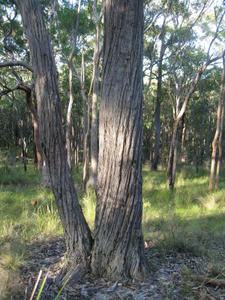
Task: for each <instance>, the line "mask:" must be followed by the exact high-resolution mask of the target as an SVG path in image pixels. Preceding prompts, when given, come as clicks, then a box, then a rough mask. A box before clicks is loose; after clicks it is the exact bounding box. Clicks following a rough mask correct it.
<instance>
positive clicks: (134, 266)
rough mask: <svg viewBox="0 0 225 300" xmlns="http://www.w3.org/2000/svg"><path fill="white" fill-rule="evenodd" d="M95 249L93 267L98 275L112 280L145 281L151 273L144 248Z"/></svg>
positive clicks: (93, 271)
mask: <svg viewBox="0 0 225 300" xmlns="http://www.w3.org/2000/svg"><path fill="white" fill-rule="evenodd" d="M103 252H105V251H101V250H100V252H99V251H95V249H94V251H93V254H92V262H91V269H92V273H93V274H94V275H96V276H97V277H104V278H108V279H110V280H119V279H128V278H132V279H136V280H141V281H143V280H144V279H145V278H146V277H148V274H149V268H148V264H147V261H146V258H145V255H144V249H134V248H132V247H131V248H130V250H129V249H127V251H126V250H125V251H124V249H121V248H118V249H117V250H116V251H115V252H114V253H111V254H110V253H108V255H106V254H105V253H103Z"/></svg>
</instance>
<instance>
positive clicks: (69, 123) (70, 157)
mask: <svg viewBox="0 0 225 300" xmlns="http://www.w3.org/2000/svg"><path fill="white" fill-rule="evenodd" d="M80 6H81V0H79V2H78V11H77V18H76V25H75V33H74V37H73V45H72V50H71V52H70V57H69V62H68V67H69V95H70V96H69V104H68V107H67V113H66V150H67V162H68V165H69V167H70V169H71V168H72V161H73V148H72V125H73V122H72V108H73V102H74V90H73V69H74V66H73V57H74V53H75V50H76V43H77V34H78V26H79V20H80Z"/></svg>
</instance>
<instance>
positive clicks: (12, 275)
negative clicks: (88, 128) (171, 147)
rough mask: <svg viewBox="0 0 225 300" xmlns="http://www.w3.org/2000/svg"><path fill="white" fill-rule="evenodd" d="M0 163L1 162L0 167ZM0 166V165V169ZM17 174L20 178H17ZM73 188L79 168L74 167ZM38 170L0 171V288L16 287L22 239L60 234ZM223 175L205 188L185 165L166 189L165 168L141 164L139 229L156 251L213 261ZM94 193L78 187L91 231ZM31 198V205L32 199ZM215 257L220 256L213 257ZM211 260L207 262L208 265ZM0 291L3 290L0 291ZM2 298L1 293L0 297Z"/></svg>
mask: <svg viewBox="0 0 225 300" xmlns="http://www.w3.org/2000/svg"><path fill="white" fill-rule="evenodd" d="M0 168H2V167H0ZM1 170H2V169H1ZM18 178H20V179H19V180H18ZM73 178H74V179H75V182H76V185H77V186H78V190H79V188H80V186H81V183H82V176H81V170H79V172H76V171H74V174H73ZM40 182H41V178H40V174H39V173H38V172H37V173H35V172H34V170H33V167H32V166H30V165H28V172H27V173H26V174H25V173H24V171H23V168H22V166H21V165H20V166H18V165H16V166H9V167H7V170H3V172H1V174H0V219H1V223H0V293H1V294H2V295H3V294H4V291H7V292H8V293H9V291H12V290H14V291H15V290H17V289H18V288H19V287H20V285H21V282H20V280H19V270H20V267H21V266H23V264H26V260H27V254H26V247H27V244H32V243H34V242H35V241H37V240H39V241H43V242H45V241H46V240H48V239H49V238H52V237H58V236H62V234H63V230H62V226H61V223H60V218H59V216H58V212H57V209H56V205H55V202H54V197H53V194H52V192H51V191H50V190H49V189H44V188H43V187H42V186H41V184H40ZM224 193H225V180H224V177H223V176H222V178H221V188H220V189H218V190H216V191H214V192H209V191H208V174H207V171H205V170H204V169H200V170H199V173H198V174H196V173H195V171H194V169H193V168H191V167H183V168H182V169H181V170H179V169H178V172H177V180H176V185H175V189H174V191H168V190H167V188H166V172H165V170H159V171H157V172H155V171H154V172H150V171H149V166H148V165H147V164H146V165H144V166H143V233H144V238H145V239H146V240H150V241H151V244H152V245H153V247H157V248H158V249H159V250H160V253H166V252H167V251H184V252H191V253H192V255H202V254H204V255H208V256H209V257H211V259H212V261H213V260H215V255H214V252H213V251H214V250H213V249H214V248H213V247H215V244H216V245H221V244H223V243H224V240H225V229H224V228H225V198H224ZM95 198H96V196H95V192H94V191H92V190H89V191H88V192H87V193H86V194H84V193H83V192H82V191H81V190H80V192H79V199H80V203H81V206H82V210H83V212H84V215H85V218H86V220H87V222H88V224H89V226H90V227H91V229H92V230H93V228H94V219H95V206H96V199H95ZM33 202H35V205H33V204H32V203H33ZM218 259H221V258H218ZM214 264H216V262H214V261H213V263H212V265H214ZM3 290H4V291H3ZM6 298H7V297H6Z"/></svg>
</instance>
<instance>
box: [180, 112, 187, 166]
mask: <svg viewBox="0 0 225 300" xmlns="http://www.w3.org/2000/svg"><path fill="white" fill-rule="evenodd" d="M183 119H184V118H183ZM186 130H187V125H186V122H185V120H183V126H182V136H181V162H182V163H185V162H186V153H185V138H186Z"/></svg>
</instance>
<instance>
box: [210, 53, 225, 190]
mask: <svg viewBox="0 0 225 300" xmlns="http://www.w3.org/2000/svg"><path fill="white" fill-rule="evenodd" d="M223 64H224V65H225V62H224V56H223ZM224 68H225V66H224ZM224 77H225V75H224V70H223V74H222V80H221V91H220V98H219V102H218V108H217V122H216V132H215V135H214V139H213V142H212V157H211V170H210V178H209V190H210V191H212V190H213V186H214V176H215V167H216V152H217V143H218V140H219V138H220V135H221V130H222V128H221V125H223V120H222V111H223V104H224V90H225V85H224V81H225V78H224ZM221 140H222V136H221ZM219 167H220V163H219V166H218V169H217V171H218V177H219ZM218 182H219V179H218Z"/></svg>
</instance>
